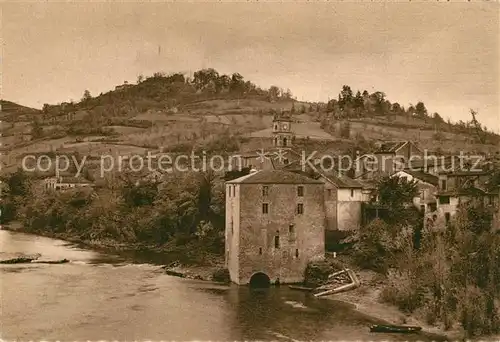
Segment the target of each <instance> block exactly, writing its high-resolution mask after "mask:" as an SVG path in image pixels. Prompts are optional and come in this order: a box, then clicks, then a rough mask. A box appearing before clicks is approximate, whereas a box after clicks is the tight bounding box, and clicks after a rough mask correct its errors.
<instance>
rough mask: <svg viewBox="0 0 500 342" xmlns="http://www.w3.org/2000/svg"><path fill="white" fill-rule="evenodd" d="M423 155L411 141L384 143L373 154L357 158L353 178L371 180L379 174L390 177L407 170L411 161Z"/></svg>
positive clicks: (421, 157)
mask: <svg viewBox="0 0 500 342" xmlns="http://www.w3.org/2000/svg"><path fill="white" fill-rule="evenodd" d="M423 155H424V154H423V153H422V151H421V150H420V148H418V147H417V146H416V145H415V143H413V142H411V141H394V142H385V143H382V144H381V145H380V148H379V149H378V150H376V151H375V152H374V153H371V154H365V155H362V156H360V157H358V158H357V160H356V163H355V169H354V178H362V179H372V178H374V177H376V176H377V175H380V174H385V175H392V174H393V173H394V172H397V171H401V170H404V169H406V168H408V165H409V164H410V163H413V159H417V160H419V159H420V160H421V159H423Z"/></svg>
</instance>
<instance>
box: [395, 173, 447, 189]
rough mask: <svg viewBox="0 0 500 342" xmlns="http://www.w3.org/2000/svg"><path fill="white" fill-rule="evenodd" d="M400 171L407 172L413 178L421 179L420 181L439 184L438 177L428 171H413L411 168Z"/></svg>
mask: <svg viewBox="0 0 500 342" xmlns="http://www.w3.org/2000/svg"><path fill="white" fill-rule="evenodd" d="M402 172H404V173H407V174H409V175H410V176H412V177H413V178H416V179H418V180H421V181H422V182H425V183H429V184H432V185H436V186H437V185H438V184H439V177H437V176H434V175H431V174H430V173H426V172H423V171H413V170H403V171H402Z"/></svg>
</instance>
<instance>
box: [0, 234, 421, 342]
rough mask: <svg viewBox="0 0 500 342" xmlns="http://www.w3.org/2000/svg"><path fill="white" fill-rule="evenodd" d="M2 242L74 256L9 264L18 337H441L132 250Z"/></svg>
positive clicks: (10, 313)
mask: <svg viewBox="0 0 500 342" xmlns="http://www.w3.org/2000/svg"><path fill="white" fill-rule="evenodd" d="M0 245H1V247H2V250H1V252H4V253H5V252H9V253H17V252H22V253H28V254H33V253H40V254H42V256H43V257H44V258H51V259H63V258H66V259H69V260H71V263H68V264H60V265H47V264H36V265H30V264H27V265H19V264H18V265H0V273H1V277H2V283H1V284H2V289H1V290H2V291H1V294H2V310H3V312H2V332H3V336H2V337H3V338H5V339H8V340H11V339H19V340H28V339H31V340H44V339H45V340H58V339H59V340H131V339H134V340H148V339H149V340H219V341H220V340H226V341H228V340H282V341H285V340H287V341H290V340H339V339H348V340H405V341H406V340H424V341H425V340H427V341H430V340H431V339H430V338H426V337H425V336H423V335H394V334H391V335H388V334H371V333H369V331H368V325H369V324H370V323H375V321H374V320H372V319H369V318H366V317H364V316H363V315H362V314H361V313H359V312H356V311H354V310H353V308H352V306H350V305H348V304H344V303H336V302H333V301H330V300H324V299H317V298H314V297H312V296H310V295H308V294H307V293H304V292H300V291H293V290H290V289H289V288H288V287H286V286H281V287H272V288H269V289H263V290H250V289H249V288H248V287H238V286H235V285H231V286H225V285H219V284H214V283H209V282H202V281H196V280H187V279H180V278H175V277H170V276H167V275H165V274H164V272H163V270H162V269H161V268H160V267H159V266H155V265H151V264H128V260H129V258H130V256H114V255H110V254H105V253H101V252H96V251H90V250H86V249H83V248H81V247H75V246H74V245H72V244H68V243H66V242H64V241H60V240H53V239H48V238H43V237H37V236H33V235H27V234H20V233H12V232H7V231H0ZM144 261H146V260H144V259H141V262H144ZM155 261H156V262H157V261H158V260H157V259H155V260H154V261H153V263H154V262H155ZM20 323H22V324H20Z"/></svg>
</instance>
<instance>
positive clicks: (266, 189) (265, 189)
mask: <svg viewBox="0 0 500 342" xmlns="http://www.w3.org/2000/svg"><path fill="white" fill-rule="evenodd" d="M268 194H269V187H268V186H267V185H264V186H263V187H262V196H263V197H266V196H267V195H268Z"/></svg>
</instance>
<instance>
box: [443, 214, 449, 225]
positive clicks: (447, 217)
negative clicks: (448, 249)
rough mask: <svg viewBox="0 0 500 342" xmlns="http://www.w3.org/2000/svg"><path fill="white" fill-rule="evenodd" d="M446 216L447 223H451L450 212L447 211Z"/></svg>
mask: <svg viewBox="0 0 500 342" xmlns="http://www.w3.org/2000/svg"><path fill="white" fill-rule="evenodd" d="M444 218H445V220H446V224H449V223H450V213H445V214H444Z"/></svg>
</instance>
